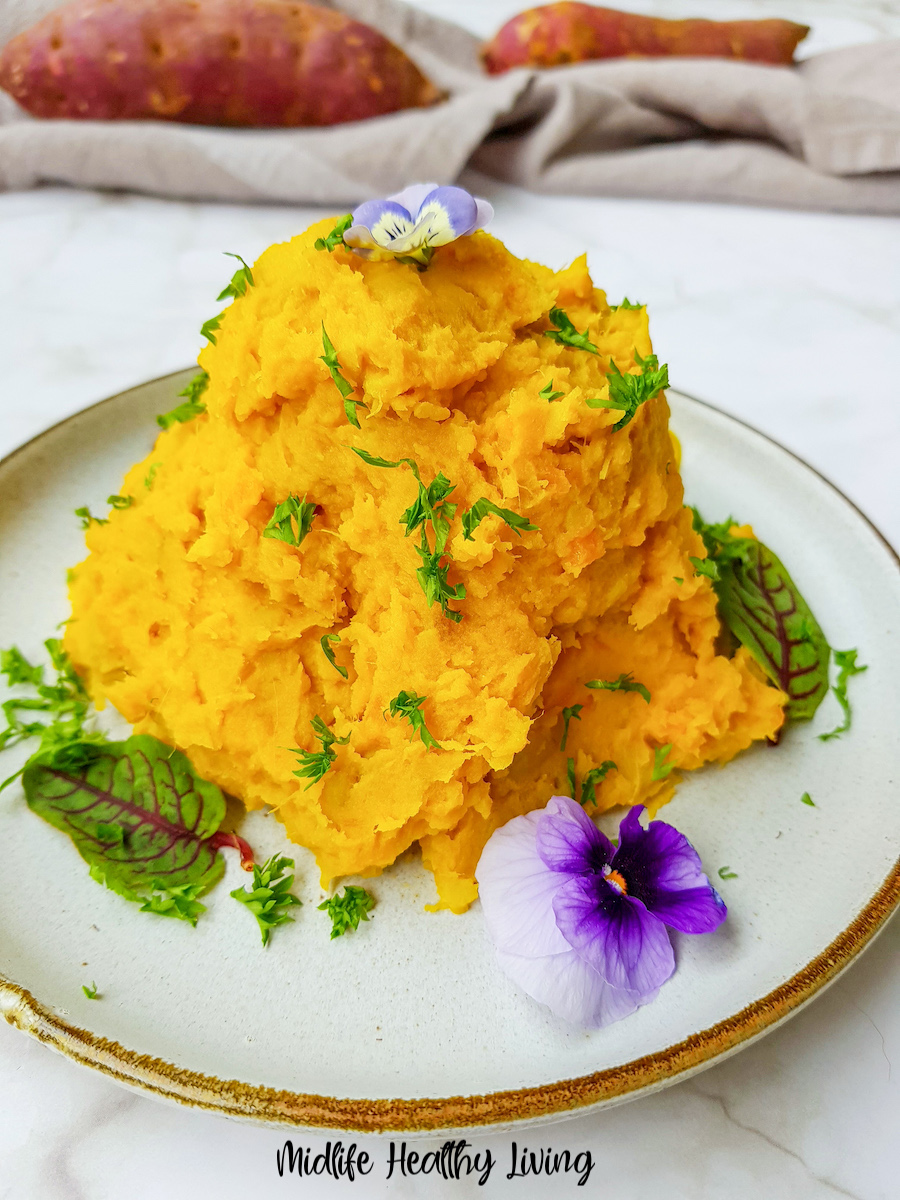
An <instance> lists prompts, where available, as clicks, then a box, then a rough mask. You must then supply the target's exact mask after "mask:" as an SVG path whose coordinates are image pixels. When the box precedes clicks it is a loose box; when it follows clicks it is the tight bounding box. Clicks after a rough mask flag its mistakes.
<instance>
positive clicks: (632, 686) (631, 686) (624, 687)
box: [584, 671, 650, 704]
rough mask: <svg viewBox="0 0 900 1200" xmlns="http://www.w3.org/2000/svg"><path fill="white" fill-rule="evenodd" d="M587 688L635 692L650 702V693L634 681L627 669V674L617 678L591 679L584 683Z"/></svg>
mask: <svg viewBox="0 0 900 1200" xmlns="http://www.w3.org/2000/svg"><path fill="white" fill-rule="evenodd" d="M584 686H585V687H587V688H593V689H594V690H595V691H604V692H637V693H638V695H639V696H643V698H644V699H645V700H646V701H647V703H648V704H649V703H650V693H649V691H648V690H647V689H646V688H645V687H644V685H643V684H642V683H636V682H635V679H634V676H633V675H632V674H631V672H630V671H629V672H628V674H627V675H620V676H619V678H618V679H592V680H591V681H590V682H589V683H586V684H585V685H584Z"/></svg>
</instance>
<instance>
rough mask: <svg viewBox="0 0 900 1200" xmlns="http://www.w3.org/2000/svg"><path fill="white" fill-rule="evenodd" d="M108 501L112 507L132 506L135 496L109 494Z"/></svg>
mask: <svg viewBox="0 0 900 1200" xmlns="http://www.w3.org/2000/svg"><path fill="white" fill-rule="evenodd" d="M106 503H107V504H108V505H110V507H112V508H131V506H132V504H134V496H107V497H106Z"/></svg>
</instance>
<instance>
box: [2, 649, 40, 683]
mask: <svg viewBox="0 0 900 1200" xmlns="http://www.w3.org/2000/svg"><path fill="white" fill-rule="evenodd" d="M0 675H5V676H6V682H7V684H8V686H9V687H16V685H18V684H31V685H32V686H33V687H38V686H39V685H40V684H42V683H43V682H44V668H43V667H33V666H32V665H31V663H30V662H29V661H28V659H27V658H26V657H25V655H24V654H23V653H22V651H21V650H20V649H19V648H18V646H10V648H9V649H8V650H0Z"/></svg>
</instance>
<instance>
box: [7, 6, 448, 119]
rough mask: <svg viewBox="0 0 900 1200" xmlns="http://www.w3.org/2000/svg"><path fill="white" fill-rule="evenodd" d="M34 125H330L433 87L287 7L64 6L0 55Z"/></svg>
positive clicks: (323, 16)
mask: <svg viewBox="0 0 900 1200" xmlns="http://www.w3.org/2000/svg"><path fill="white" fill-rule="evenodd" d="M0 86H2V87H3V88H5V90H6V91H8V92H9V93H10V95H12V96H13V97H14V98H15V99H16V100H17V101H18V102H19V104H21V105H22V107H23V108H25V109H26V110H27V111H28V112H30V113H32V114H33V115H34V116H36V117H69V118H71V117H82V118H86V119H93V120H97V119H100V120H115V119H123V118H148V117H150V118H157V119H163V120H169V121H185V122H190V123H193V124H198V125H241V126H249V125H268V126H273V125H278V126H293V125H336V124H338V123H339V122H342V121H358V120H362V119H364V118H366V117H375V116H380V115H382V114H383V113H391V112H396V111H397V110H399V109H402V108H418V107H422V106H424V105H427V104H433V103H434V102H435V101H436V100H437V99H439V93H438V91H437V89H436V88H435V87H434V86H433V85H432V84H431V83H430V82H429V81H428V80H427V79H426V78H425V76H424V75H423V74H422V73H421V72H420V71H419V69H418V67H416V65H415V64H414V63H413V62H411V61H410V59H409V58H407V56H406V55H405V54H404V53H403V51H402V50H400V49H399V48H398V47H397V46H395V45H393V43H392V42H389V41H388V40H387V38H385V37H383V36H382V35H381V34H380V33H378V32H377V31H376V30H374V29H370V28H369V26H367V25H363V24H361V23H360V22H359V21H354V20H351V19H350V18H349V17H347V16H344V15H343V14H342V13H338V12H334V11H332V10H331V9H327V8H319V7H317V6H315V5H312V4H304V3H300V2H294V0H72V3H70V4H67V5H65V6H64V7H63V8H60V9H57V10H56V11H55V12H52V13H50V14H49V15H48V16H46V17H45V18H44V19H43V20H42V21H39V22H38V23H37V24H36V25H34V26H32V28H31V29H28V30H26V31H25V32H24V33H22V34H20V35H19V36H18V37H16V38H13V40H12V41H11V42H10V43H9V44H8V45H7V46H6V47H5V48H4V50H3V52H2V54H0Z"/></svg>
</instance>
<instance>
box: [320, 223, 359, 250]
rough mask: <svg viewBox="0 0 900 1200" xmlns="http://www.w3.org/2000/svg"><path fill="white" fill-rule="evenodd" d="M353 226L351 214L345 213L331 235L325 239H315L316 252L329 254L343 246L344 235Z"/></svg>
mask: <svg viewBox="0 0 900 1200" xmlns="http://www.w3.org/2000/svg"><path fill="white" fill-rule="evenodd" d="M352 224H353V214H352V213H347V215H346V216H345V217H341V219H340V220H339V221H338V223H337V225H335V227H334V229H332V231H331V233H329V234H328V236H327V237H323V238H316V240H315V247H316V249H317V250H327V251H328V253H329V254H331V252H332V251H333V250H336V249H337V247H338V246H343V244H344V234H345V233H346V232H347V230H348V229H349V228H350V226H351V225H352Z"/></svg>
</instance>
